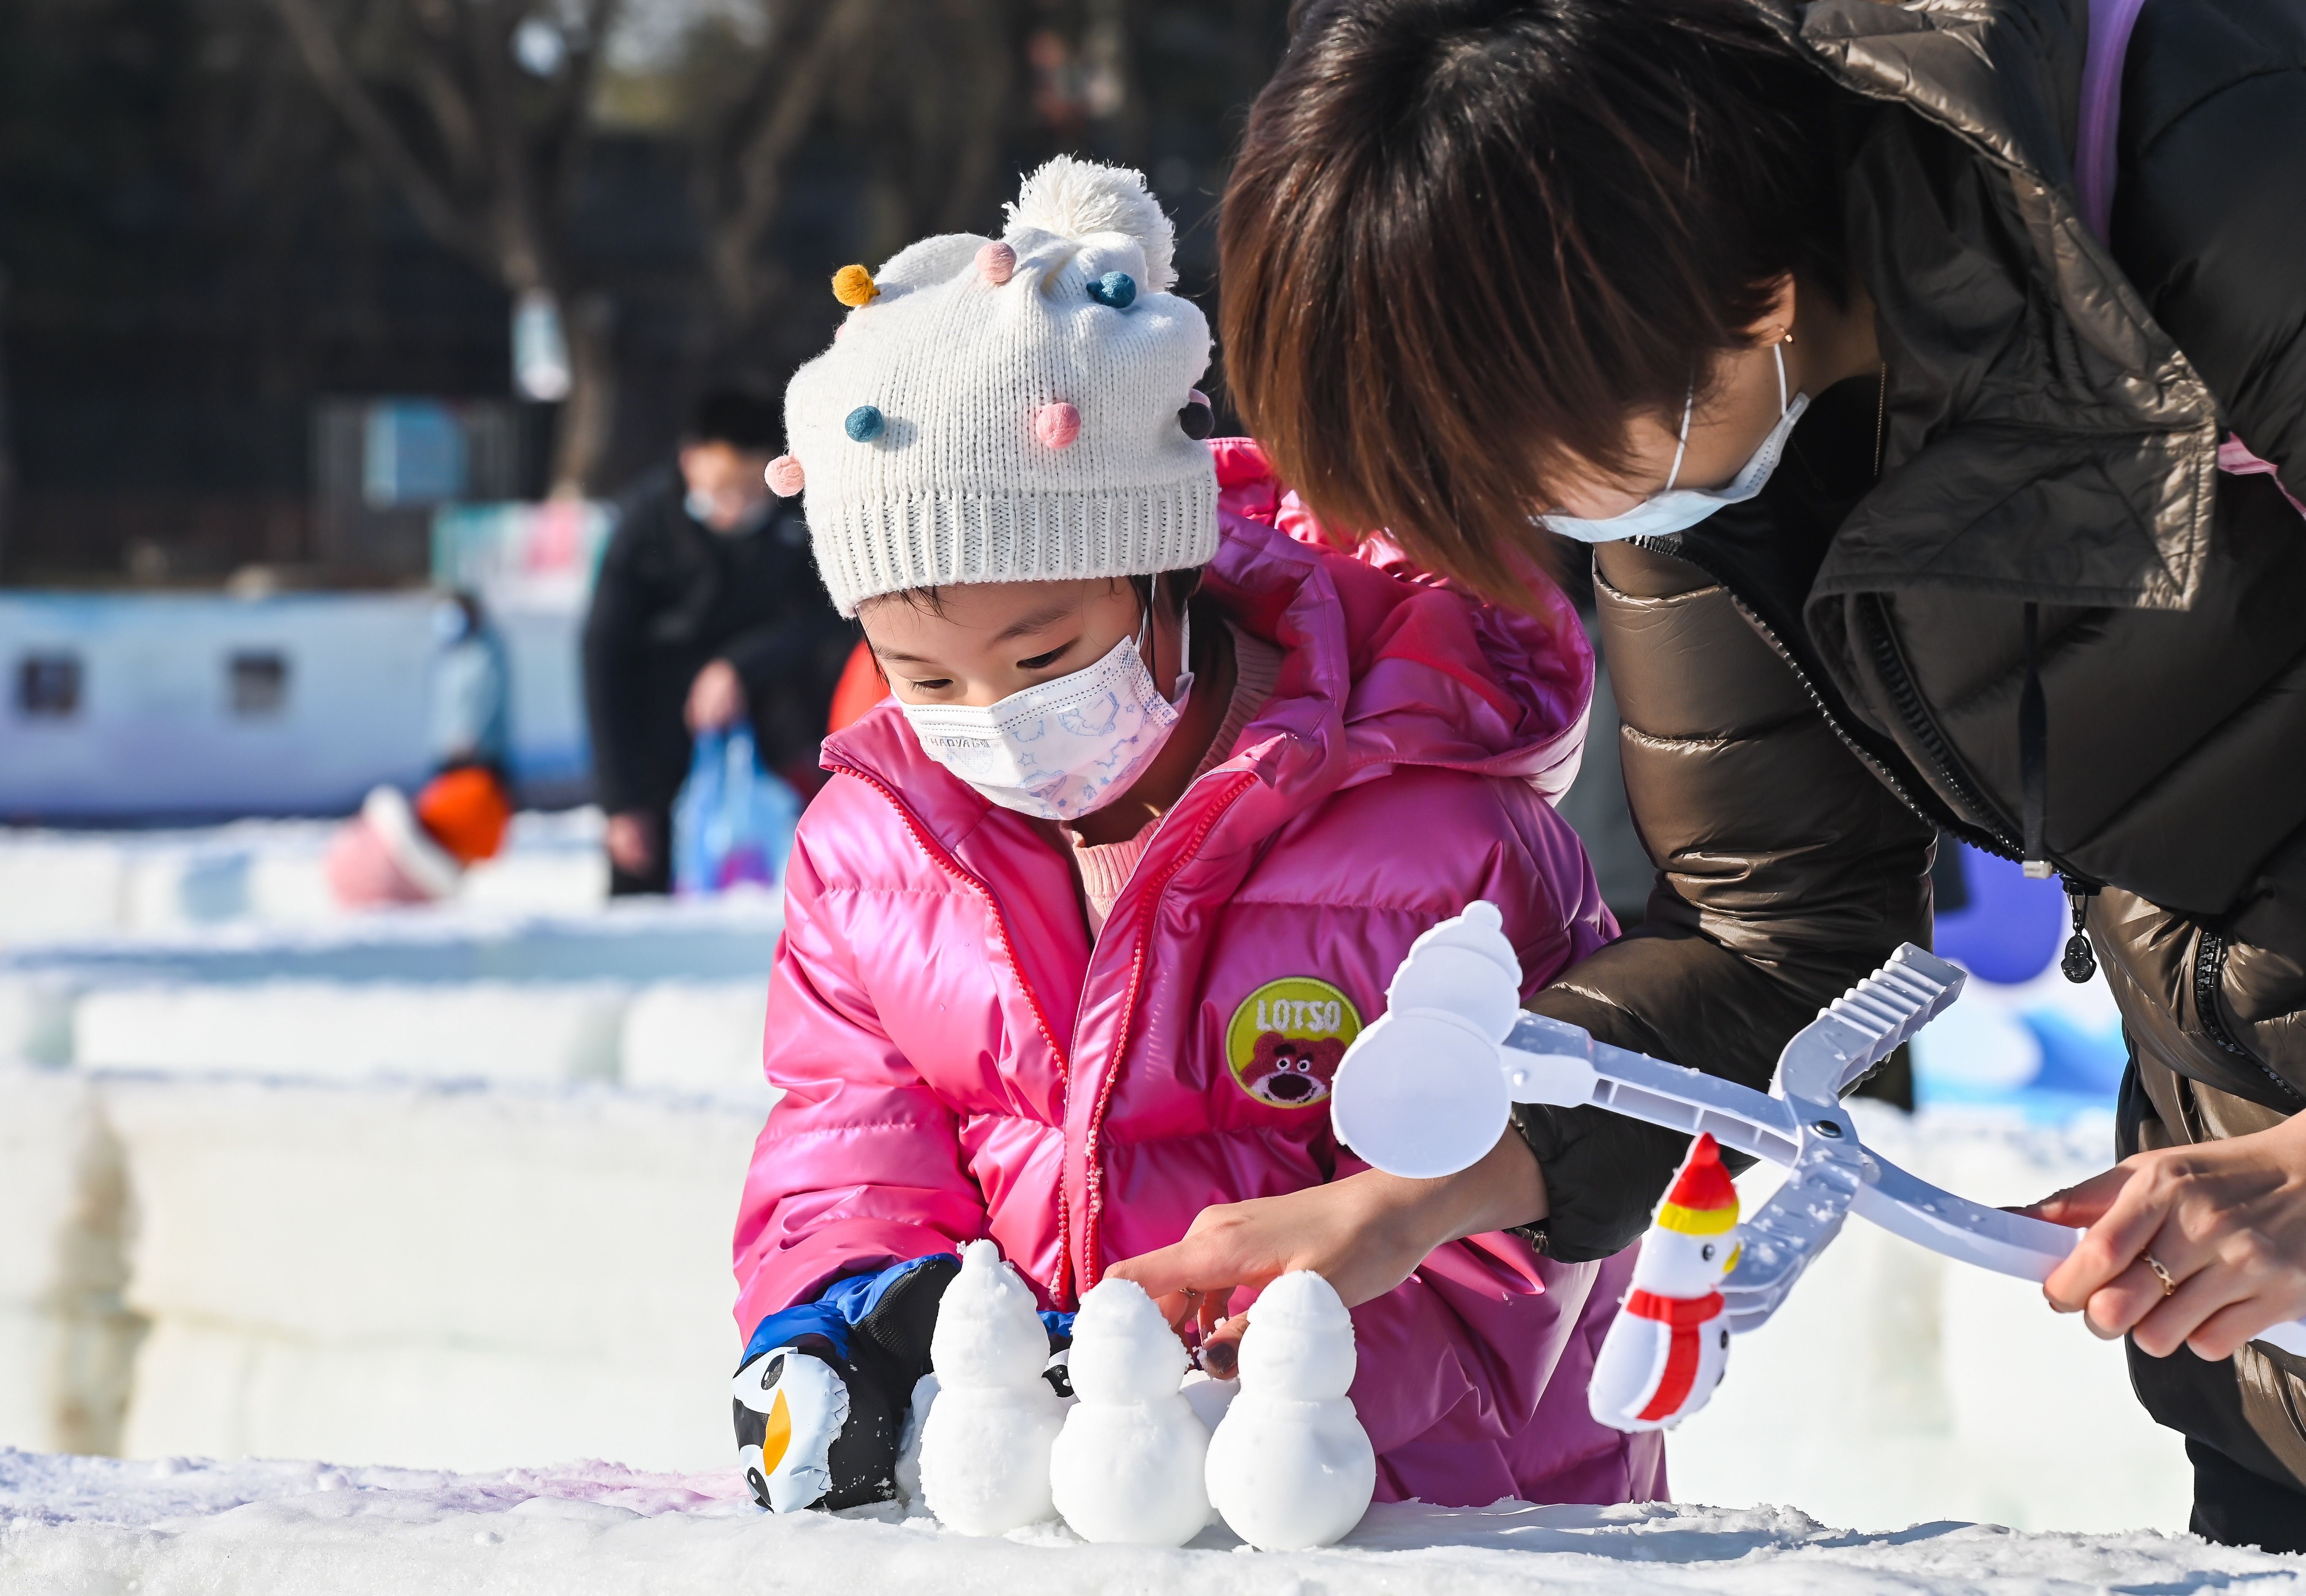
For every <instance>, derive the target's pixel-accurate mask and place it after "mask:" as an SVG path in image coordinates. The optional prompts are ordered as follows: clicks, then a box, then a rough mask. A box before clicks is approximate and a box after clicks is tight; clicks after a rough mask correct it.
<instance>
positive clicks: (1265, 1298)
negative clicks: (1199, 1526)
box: [1208, 1270, 1377, 1551]
mask: <svg viewBox="0 0 2306 1596" xmlns="http://www.w3.org/2000/svg"><path fill="white" fill-rule="evenodd" d="M1240 1370H1241V1393H1240V1395H1237V1396H1235V1397H1234V1401H1233V1405H1232V1406H1231V1407H1230V1408H1228V1409H1226V1416H1225V1418H1224V1419H1223V1421H1220V1422H1219V1423H1218V1425H1217V1433H1216V1434H1215V1435H1213V1436H1211V1437H1210V1438H1209V1472H1208V1481H1209V1500H1210V1501H1211V1502H1212V1503H1214V1504H1216V1506H1217V1512H1218V1513H1219V1514H1220V1515H1222V1516H1223V1517H1224V1519H1225V1521H1226V1526H1227V1527H1228V1528H1230V1529H1231V1530H1232V1531H1233V1532H1234V1534H1236V1535H1238V1536H1240V1537H1241V1538H1242V1539H1243V1541H1248V1542H1249V1543H1250V1544H1251V1546H1254V1547H1256V1548H1258V1549H1260V1550H1262V1551H1300V1550H1303V1549H1306V1548H1308V1547H1315V1546H1328V1545H1329V1544H1330V1543H1331V1542H1333V1541H1338V1540H1340V1539H1342V1538H1343V1537H1344V1536H1345V1534H1346V1533H1347V1532H1349V1531H1351V1530H1352V1529H1353V1527H1354V1525H1355V1524H1357V1523H1361V1521H1362V1514H1364V1513H1366V1512H1368V1511H1369V1505H1370V1498H1371V1495H1372V1494H1373V1493H1374V1492H1375V1490H1376V1489H1377V1453H1376V1451H1375V1449H1373V1448H1372V1447H1371V1446H1370V1438H1369V1434H1368V1432H1367V1431H1365V1430H1362V1422H1361V1420H1360V1419H1359V1418H1358V1417H1357V1416H1355V1414H1354V1404H1353V1401H1352V1399H1351V1398H1350V1397H1348V1396H1347V1395H1345V1392H1346V1390H1347V1389H1348V1388H1350V1387H1352V1385H1353V1383H1354V1321H1353V1316H1352V1315H1350V1314H1348V1313H1347V1312H1346V1311H1345V1303H1344V1302H1342V1301H1341V1300H1340V1299H1339V1298H1338V1296H1337V1292H1336V1290H1335V1289H1333V1288H1332V1287H1331V1286H1330V1284H1329V1283H1328V1281H1326V1280H1324V1279H1322V1278H1321V1277H1320V1276H1319V1275H1316V1274H1313V1273H1311V1271H1309V1270H1299V1271H1297V1272H1296V1273H1294V1274H1289V1275H1284V1276H1281V1277H1280V1278H1279V1279H1278V1280H1276V1281H1275V1282H1274V1283H1273V1284H1270V1285H1268V1286H1267V1287H1266V1288H1265V1291H1264V1293H1262V1294H1261V1295H1260V1296H1259V1298H1258V1299H1257V1302H1256V1305H1255V1306H1254V1307H1252V1308H1251V1310H1250V1313H1249V1328H1248V1330H1247V1331H1246V1332H1244V1333H1243V1336H1242V1339H1241V1364H1240Z"/></svg>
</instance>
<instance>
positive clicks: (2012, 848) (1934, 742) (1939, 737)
mask: <svg viewBox="0 0 2306 1596" xmlns="http://www.w3.org/2000/svg"><path fill="white" fill-rule="evenodd" d="M1866 647H1867V648H1868V649H1869V650H1870V651H1871V652H1872V653H1873V655H1874V668H1875V670H1877V671H1879V672H1880V673H1881V677H1882V679H1883V684H1884V685H1886V686H1887V687H1889V689H1890V697H1891V701H1892V704H1894V705H1895V707H1896V709H1897V712H1898V718H1899V719H1900V721H1904V722H1905V725H1906V729H1907V730H1909V731H1911V732H1912V733H1913V734H1914V737H1915V739H1916V740H1917V741H1918V742H1919V743H1920V744H1921V745H1922V747H1923V751H1924V752H1925V753H1926V754H1927V755H1928V756H1929V766H1928V769H1927V771H1926V773H1927V774H1929V775H1933V776H1935V777H1936V778H1937V779H1938V781H1940V782H1942V783H1943V785H1944V787H1945V789H1946V790H1947V791H1949V792H1951V793H1952V794H1953V797H1954V801H1955V802H1956V803H1958V804H1960V806H1961V807H1963V808H1965V809H1967V810H1969V812H1970V813H1971V814H1972V815H1986V814H1990V813H1991V811H1990V810H1989V809H1988V808H1987V807H1986V802H1985V800H1984V799H1982V798H1979V797H1978V795H1977V789H1975V788H1973V787H1971V786H1970V784H1969V779H1968V778H1967V777H1965V776H1964V775H1963V774H1962V773H1961V770H1960V766H1959V765H1958V764H1956V762H1955V760H1954V756H1953V750H1952V748H1950V747H1947V746H1946V740H1945V736H1944V734H1943V732H1941V731H1939V730H1938V728H1937V722H1936V721H1933V720H1931V719H1930V716H1929V712H1928V711H1927V710H1926V708H1924V707H1923V704H1922V695H1921V691H1920V689H1919V688H1917V687H1915V686H1914V679H1913V677H1912V676H1911V675H1910V674H1909V672H1908V671H1907V670H1906V661H1905V659H1904V657H1903V656H1902V655H1900V653H1898V645H1897V643H1896V642H1895V641H1894V640H1893V639H1892V637H1891V636H1890V628H1889V626H1888V625H1887V624H1886V623H1885V622H1884V621H1883V619H1882V618H1881V617H1880V616H1878V615H1875V614H1873V613H1871V606H1868V613H1867V615H1866ZM1962 829H1963V830H1964V831H1965V832H1971V833H1974V839H1975V840H1977V841H1980V842H1981V844H1982V845H1986V846H1989V847H1990V848H1991V850H1992V851H1993V852H1994V853H1998V854H2000V855H2001V856H2002V857H2003V858H2006V859H2016V858H2024V857H2025V849H2024V846H2023V845H2022V844H2020V843H2017V842H2012V841H2010V840H2009V839H2008V838H2006V837H2004V836H2003V834H2002V833H2001V832H1998V831H1994V830H1990V829H1987V828H1986V827H1983V826H1976V825H1965V826H1964V827H1963V828H1962ZM1972 840H1973V838H1971V837H1965V839H1964V841H1972ZM2059 874H2060V875H2067V872H2065V871H2063V870H2061V871H2060V872H2059ZM2070 879H2079V878H2070Z"/></svg>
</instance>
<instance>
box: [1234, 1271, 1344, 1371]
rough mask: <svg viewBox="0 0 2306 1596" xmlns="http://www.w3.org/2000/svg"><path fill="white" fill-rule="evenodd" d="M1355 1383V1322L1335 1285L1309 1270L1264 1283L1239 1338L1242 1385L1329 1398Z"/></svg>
mask: <svg viewBox="0 0 2306 1596" xmlns="http://www.w3.org/2000/svg"><path fill="white" fill-rule="evenodd" d="M1353 1383H1354V1320H1353V1316H1352V1315H1351V1314H1349V1313H1347V1312H1346V1311H1345V1302H1343V1301H1342V1300H1341V1299H1340V1298H1339V1297H1338V1295H1337V1290H1336V1288H1335V1287H1333V1286H1332V1285H1330V1284H1329V1283H1328V1281H1326V1280H1324V1279H1322V1278H1321V1277H1320V1276H1319V1275H1316V1274H1314V1273H1313V1272H1312V1271H1311V1270H1310V1269H1300V1270H1298V1271H1296V1272H1295V1273H1294V1274H1289V1275H1284V1276H1281V1278H1279V1279H1278V1280H1276V1281H1275V1282H1274V1283H1273V1284H1270V1285H1268V1286H1267V1287H1266V1288H1265V1290H1264V1291H1263V1292H1262V1293H1260V1295H1259V1296H1258V1299H1257V1302H1256V1305H1255V1306H1254V1307H1252V1308H1251V1309H1250V1310H1249V1328H1248V1329H1247V1330H1246V1331H1245V1332H1243V1336H1242V1338H1241V1384H1242V1389H1243V1390H1244V1391H1251V1390H1253V1391H1255V1392H1256V1393H1257V1394H1258V1395H1260V1396H1270V1397H1278V1398H1280V1399H1282V1400H1284V1401H1289V1402H1333V1401H1335V1400H1336V1399H1337V1398H1338V1397H1340V1396H1343V1395H1345V1391H1346V1389H1347V1387H1351V1386H1352V1385H1353Z"/></svg>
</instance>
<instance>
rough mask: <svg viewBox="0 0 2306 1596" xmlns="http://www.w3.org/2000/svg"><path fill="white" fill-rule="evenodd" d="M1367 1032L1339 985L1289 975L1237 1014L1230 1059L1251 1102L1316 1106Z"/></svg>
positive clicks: (1229, 1036) (1229, 1032) (1246, 1001)
mask: <svg viewBox="0 0 2306 1596" xmlns="http://www.w3.org/2000/svg"><path fill="white" fill-rule="evenodd" d="M1361 1029H1362V1017H1361V1014H1360V1011H1358V1010H1356V1009H1355V1008H1354V1004H1353V1000H1352V999H1350V998H1348V997H1347V996H1346V995H1345V994H1344V993H1343V992H1341V991H1339V990H1338V989H1337V987H1335V986H1331V985H1329V983H1328V982H1327V981H1323V980H1318V979H1316V978H1315V977H1311V976H1284V977H1281V978H1280V979H1279V980H1277V981H1268V982H1266V983H1265V984H1264V985H1263V986H1260V987H1259V988H1257V990H1256V991H1254V992H1252V993H1251V994H1249V995H1248V996H1247V997H1246V998H1243V1000H1242V1003H1241V1006H1240V1007H1239V1008H1237V1009H1235V1010H1234V1015H1233V1020H1232V1022H1231V1023H1230V1024H1228V1025H1227V1026H1226V1037H1225V1049H1226V1066H1227V1068H1228V1070H1229V1071H1230V1072H1231V1074H1232V1076H1233V1080H1234V1085H1235V1086H1237V1087H1239V1088H1241V1089H1242V1091H1243V1094H1245V1095H1246V1096H1247V1097H1249V1098H1250V1100H1251V1102H1254V1103H1258V1104H1261V1105H1264V1106H1265V1107H1268V1108H1284V1109H1302V1108H1315V1107H1318V1106H1320V1105H1322V1104H1325V1103H1327V1102H1328V1100H1329V1091H1330V1087H1331V1084H1332V1083H1333V1082H1334V1081H1335V1080H1337V1066H1338V1065H1339V1064H1340V1063H1343V1062H1344V1060H1345V1050H1346V1049H1347V1048H1348V1047H1351V1046H1353V1043H1354V1037H1357V1036H1359V1035H1361Z"/></svg>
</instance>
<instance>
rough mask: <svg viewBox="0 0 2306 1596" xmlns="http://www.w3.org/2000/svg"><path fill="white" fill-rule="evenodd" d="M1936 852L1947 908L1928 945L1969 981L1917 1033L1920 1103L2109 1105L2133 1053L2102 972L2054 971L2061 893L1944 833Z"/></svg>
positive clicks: (2043, 1118)
mask: <svg viewBox="0 0 2306 1596" xmlns="http://www.w3.org/2000/svg"><path fill="white" fill-rule="evenodd" d="M1939 847H1940V848H1941V849H1944V850H1945V857H1944V858H1943V859H1942V861H1941V865H1940V875H1939V891H1940V896H1941V898H1942V900H1945V901H1946V902H1947V903H1948V905H1949V907H1947V908H1946V909H1944V910H1943V912H1941V913H1940V914H1939V915H1938V917H1937V926H1936V933H1935V939H1934V940H1935V945H1936V951H1937V952H1939V953H1941V954H1942V955H1943V956H1944V957H1946V958H1948V959H1952V960H1955V961H1957V962H1958V963H1960V965H1962V966H1963V968H1965V969H1968V970H1969V972H1970V979H1969V985H1968V986H1967V987H1966V988H1965V990H1964V992H1963V994H1962V997H1961V1001H1960V1003H1956V1004H1955V1005H1954V1006H1953V1007H1952V1009H1951V1010H1949V1011H1947V1012H1946V1014H1945V1015H1944V1016H1943V1017H1942V1018H1941V1019H1939V1020H1936V1021H1934V1022H1933V1023H1932V1024H1931V1025H1930V1026H1929V1027H1928V1028H1926V1029H1925V1030H1923V1031H1922V1033H1921V1034H1920V1035H1919V1036H1917V1037H1915V1038H1914V1088H1915V1098H1916V1101H1917V1103H1918V1104H1919V1105H1921V1106H1923V1107H1925V1108H1957V1107H1959V1108H1987V1109H1994V1110H1997V1111H2003V1112H2011V1113H2015V1114H2020V1115H2021V1116H2022V1117H2024V1118H2026V1119H2028V1120H2030V1121H2034V1122H2048V1123H2055V1122H2063V1121H2065V1120H2068V1119H2071V1118H2072V1117H2073V1116H2074V1115H2075V1114H2081V1113H2087V1112H2104V1111H2107V1110H2111V1109H2112V1108H2113V1107H2114V1098H2115V1096H2116V1094H2117V1092H2118V1091H2119V1089H2120V1088H2121V1085H2122V1070H2123V1068H2124V1066H2125V1065H2126V1064H2127V1063H2128V1060H2129V1048H2128V1046H2127V1045H2126V1044H2125V1043H2124V1041H2123V1039H2122V1017H2121V1015H2120V1013H2119V1012H2118V1011H2116V1010H2115V1008H2114V997H2113V994H2111V993H2110V992H2108V991H2107V990H2106V986H2105V979H2104V977H2098V978H2097V979H2095V980H2093V981H2091V982H2090V983H2089V984H2088V985H2087V986H2071V985H2069V984H2068V983H2067V981H2066V980H2065V977H2064V976H2063V974H2062V973H2061V972H2060V971H2059V970H2058V969H2057V962H2058V955H2059V953H2060V952H2061V951H2062V950H2063V947H2064V945H2065V941H2066V938H2067V936H2068V935H2071V929H2072V922H2071V917H2070V914H2069V911H2068V909H2067V907H2066V897H2065V891H2064V889H2063V887H2062V886H2061V885H2060V884H2059V883H2057V882H2056V881H2055V880H2049V881H2030V880H2028V879H2027V876H2026V873H2025V871H2024V870H2023V869H2022V868H2021V867H2020V866H2019V865H2018V864H2017V862H2016V861H2015V860H2011V859H2005V858H1997V857H1996V856H1994V855H1993V854H1987V853H1980V852H1979V851H1977V849H1973V848H1969V847H1967V846H1965V845H1964V844H1961V843H1959V842H1955V841H1952V839H1950V838H1942V839H1941V840H1940V841H1939ZM1949 873H1954V874H1955V875H1956V880H1955V881H1954V882H1948V881H1947V880H1946V879H1945V877H1946V875H1947V874H1949ZM1957 883H1958V887H1959V890H1958V891H1956V890H1955V888H1956V886H1957Z"/></svg>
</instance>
